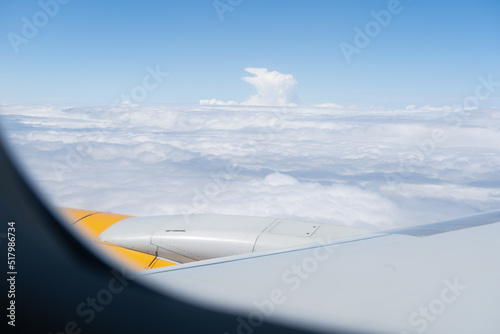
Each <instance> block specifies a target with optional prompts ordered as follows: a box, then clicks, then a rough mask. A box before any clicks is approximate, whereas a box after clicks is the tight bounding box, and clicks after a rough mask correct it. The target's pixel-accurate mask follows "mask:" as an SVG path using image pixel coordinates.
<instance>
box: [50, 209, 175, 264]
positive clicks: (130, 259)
mask: <svg viewBox="0 0 500 334" xmlns="http://www.w3.org/2000/svg"><path fill="white" fill-rule="evenodd" d="M59 212H60V213H61V214H62V216H63V217H65V218H66V220H67V222H68V223H69V224H71V225H72V226H73V227H74V228H75V229H76V230H77V231H78V232H79V233H81V234H82V235H83V236H84V237H85V238H87V239H88V240H89V241H90V242H91V243H92V245H94V246H95V247H96V248H97V249H98V250H99V251H101V252H103V253H105V254H107V255H109V256H111V257H112V258H114V259H115V260H117V261H118V262H120V263H122V264H123V265H125V266H127V267H129V268H130V269H133V270H144V269H153V268H161V267H166V266H171V265H175V263H173V262H169V261H166V260H163V259H159V258H157V257H155V256H153V255H149V254H145V253H141V252H137V251H134V250H130V249H126V248H123V247H119V246H116V245H113V244H110V243H108V242H104V241H100V240H99V238H98V236H99V234H101V233H102V232H103V231H104V230H105V229H107V228H108V227H110V226H111V225H113V224H115V223H117V222H119V221H120V220H123V219H126V218H130V217H132V216H127V215H121V214H116V213H109V212H102V211H92V210H81V209H72V208H60V209H59Z"/></svg>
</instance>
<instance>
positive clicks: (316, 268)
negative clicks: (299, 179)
mask: <svg viewBox="0 0 500 334" xmlns="http://www.w3.org/2000/svg"><path fill="white" fill-rule="evenodd" d="M499 236H500V211H495V212H489V213H486V214H480V215H475V216H471V217H466V218H462V219H455V220H450V221H446V222H440V223H435V224H429V225H424V226H418V227H414V228H404V229H399V230H393V231H388V232H382V233H372V234H363V235H360V236H355V237H351V238H346V239H341V240H336V241H331V242H324V243H322V244H317V245H308V246H301V247H296V248H294V249H288V250H286V251H283V250H282V251H272V252H267V253H260V254H259V253H256V254H245V255H238V256H233V257H226V258H219V259H213V260H208V261H201V262H193V263H190V264H185V265H182V266H172V267H165V268H160V269H153V270H149V271H144V272H142V273H141V274H140V275H139V276H138V279H139V280H140V281H144V282H146V283H148V284H152V285H154V286H155V287H157V288H158V289H159V290H160V291H163V292H164V293H166V294H170V295H171V294H173V295H176V296H182V297H183V298H185V297H188V300H190V301H191V302H193V303H199V304H201V305H203V306H209V307H212V308H216V309H219V310H222V311H235V310H237V312H238V313H239V314H241V316H240V317H239V318H237V319H236V320H235V321H234V333H253V332H254V331H255V332H257V328H258V327H259V325H260V324H262V322H263V321H264V320H265V321H271V322H275V323H278V324H286V325H289V326H290V325H292V326H294V327H298V328H304V329H309V330H310V329H314V330H317V331H320V332H325V333H329V332H332V331H334V330H341V331H342V330H366V331H368V332H381V333H398V334H405V333H454V334H457V333H499V332H500V320H499V319H498V311H499V310H500V289H499V288H498V282H500V269H499V267H498V265H497V263H498V258H499V256H500V243H499V242H498V238H499Z"/></svg>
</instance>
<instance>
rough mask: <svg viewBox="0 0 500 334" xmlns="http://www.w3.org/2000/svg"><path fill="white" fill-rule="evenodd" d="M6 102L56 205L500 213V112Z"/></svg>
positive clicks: (362, 223) (338, 218)
mask: <svg viewBox="0 0 500 334" xmlns="http://www.w3.org/2000/svg"><path fill="white" fill-rule="evenodd" d="M329 108H330V106H328V107H325V108H316V107H315V108H313V107H311V108H306V107H296V108H289V109H288V110H287V112H286V113H284V112H283V110H282V109H283V108H281V107H267V108H262V107H252V106H241V105H240V106H238V113H235V112H234V107H233V106H231V105H230V106H224V105H222V106H217V104H215V103H213V104H209V105H207V106H138V107H133V106H125V105H124V106H115V107H113V108H108V107H103V108H99V107H92V108H90V107H56V106H3V108H2V115H0V121H1V122H2V123H3V127H4V128H5V129H6V135H7V136H8V138H9V140H10V142H11V143H12V146H13V149H14V151H15V152H17V153H18V156H19V159H20V161H22V163H23V164H24V165H25V166H27V170H28V173H29V174H30V175H31V176H32V177H33V178H34V179H35V180H36V181H37V182H38V184H40V186H41V188H42V189H43V190H44V191H45V193H47V194H48V197H49V198H50V199H51V201H52V202H53V203H55V204H56V205H58V206H67V207H79V208H84V209H95V210H105V211H111V212H118V213H124V214H131V215H141V216H143V215H157V214H180V213H197V214H202V213H220V214H242V215H251V216H252V215H254V216H273V217H283V218H291V219H302V220H309V221H318V222H325V223H335V224H345V225H351V226H358V227H372V228H375V229H385V228H389V227H395V226H403V225H409V224H423V223H427V222H432V221H436V220H441V219H447V218H451V217H457V216H462V215H466V214H471V213H475V212H479V211H486V210H493V209H498V208H500V172H499V170H498V166H499V165H500V148H499V147H498V144H497V143H498V142H500V126H499V125H498V124H499V123H498V120H499V119H500V109H487V110H475V111H474V114H473V115H470V116H473V117H470V116H469V117H467V114H466V113H458V112H454V111H453V110H450V109H449V108H445V107H441V108H434V107H430V106H425V107H420V108H417V107H415V108H412V109H410V110H409V109H406V108H403V109H401V110H387V109H380V108H375V109H367V110H363V109H361V108H357V109H352V108H349V107H338V108H336V109H335V113H332V112H330V111H329Z"/></svg>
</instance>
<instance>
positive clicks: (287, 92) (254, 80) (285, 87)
mask: <svg viewBox="0 0 500 334" xmlns="http://www.w3.org/2000/svg"><path fill="white" fill-rule="evenodd" d="M245 71H247V72H248V73H250V74H253V75H254V76H253V77H243V78H242V79H243V80H244V81H246V82H248V83H249V84H251V85H253V86H254V87H255V89H256V90H257V94H256V95H252V96H250V98H249V99H248V100H246V101H245V102H243V104H244V105H256V106H289V105H296V102H297V101H298V97H297V95H296V93H295V86H296V85H297V83H298V82H297V80H295V78H294V77H293V75H291V74H282V73H279V72H277V71H272V72H269V71H268V70H267V68H254V67H247V68H245Z"/></svg>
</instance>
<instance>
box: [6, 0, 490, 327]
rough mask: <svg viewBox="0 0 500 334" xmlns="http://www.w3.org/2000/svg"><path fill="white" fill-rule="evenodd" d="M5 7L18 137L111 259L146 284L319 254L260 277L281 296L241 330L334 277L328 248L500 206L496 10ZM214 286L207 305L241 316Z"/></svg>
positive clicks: (10, 113)
mask: <svg viewBox="0 0 500 334" xmlns="http://www.w3.org/2000/svg"><path fill="white" fill-rule="evenodd" d="M0 8H1V9H2V12H3V14H0V15H2V19H1V20H0V21H1V23H0V29H1V31H2V35H3V36H4V38H3V39H2V40H1V42H0V43H1V49H2V52H1V53H0V60H1V61H0V72H1V73H2V75H1V77H0V82H1V83H2V84H1V86H2V92H1V95H0V96H1V97H0V126H1V129H2V140H3V141H4V142H5V143H7V145H8V150H9V152H10V153H11V154H12V156H13V157H14V158H15V160H16V162H17V163H18V165H19V166H21V167H22V173H23V175H26V176H27V178H28V179H29V180H30V182H32V183H31V184H32V186H33V187H34V188H35V189H36V191H38V193H39V194H42V197H43V199H44V200H45V201H46V203H47V204H48V205H49V206H50V207H51V208H53V210H54V212H57V214H58V215H59V217H63V218H64V224H65V225H64V226H65V228H68V229H69V230H70V231H73V232H74V233H75V235H77V236H78V238H81V241H82V242H84V243H85V244H86V245H88V246H89V247H91V249H93V251H95V252H96V254H103V256H104V258H105V259H107V261H110V262H109V263H112V264H113V265H115V266H117V267H120V268H122V267H121V266H126V268H127V270H128V271H129V272H131V273H134V275H136V274H137V275H145V276H147V275H148V274H145V273H147V272H150V273H153V272H158V273H161V272H172V273H173V272H180V271H181V270H183V269H182V268H197V267H196V266H197V265H199V264H200V261H206V262H204V263H219V262H217V261H222V260H221V259H224V258H227V257H229V259H230V260H227V261H228V263H229V262H231V261H233V260H234V261H237V260H239V259H246V258H251V259H252V260H251V261H250V260H249V261H250V262H251V263H254V262H253V261H256V262H257V261H260V262H259V263H261V265H262V266H264V264H263V263H267V262H266V261H267V260H265V259H264V258H266V259H267V257H266V256H267V255H269V254H281V256H284V257H285V258H286V256H291V255H286V254H295V253H294V252H296V251H297V252H302V251H299V250H303V249H309V251H310V252H311V253H308V254H309V256H312V258H311V257H307V256H305V255H304V257H302V258H300V261H299V260H293V259H292V258H290V259H288V258H286V259H288V260H286V261H291V262H290V263H289V265H288V267H284V268H283V269H282V270H281V274H279V275H278V274H276V277H274V276H272V275H271V274H270V276H269V277H267V278H266V279H267V280H266V279H264V280H262V281H258V282H257V281H256V282H257V283H255V284H257V285H265V286H266V288H265V289H263V290H262V291H259V292H262V295H259V296H257V297H255V298H257V302H256V304H255V305H259V307H260V308H259V307H257V309H259V310H260V313H257V314H259V315H260V316H261V317H260V318H259V316H257V317H254V318H252V317H250V318H248V319H246V320H245V322H237V321H236V322H235V323H234V326H233V327H234V328H233V329H234V330H233V332H237V331H240V332H241V331H243V332H245V331H246V332H248V333H250V332H251V331H254V330H255V331H257V328H258V327H259V326H260V325H259V326H257V325H255V324H258V323H260V319H261V318H262V322H264V320H265V319H267V315H266V314H267V313H266V312H267V311H269V313H270V314H274V312H275V309H277V308H279V305H281V304H282V302H283V305H286V306H284V307H282V309H286V310H289V309H288V307H291V306H289V304H287V303H286V302H285V300H292V299H293V298H298V299H300V298H304V299H300V300H301V301H302V300H305V299H307V298H306V297H305V296H303V295H301V293H304V294H305V292H301V291H309V289H311V288H310V286H313V285H314V284H316V283H313V282H320V283H322V282H323V283H324V282H325V281H323V280H322V279H321V278H317V277H318V276H320V275H316V273H321V272H322V270H324V269H322V268H324V267H321V263H323V262H322V260H321V259H323V258H324V259H325V261H330V260H326V259H327V258H328V259H330V256H332V254H331V253H328V252H320V251H315V250H314V249H315V248H314V247H316V246H318V245H325V244H327V243H336V242H340V241H342V242H343V241H345V240H349V242H351V241H352V240H368V239H370V240H372V239H373V240H372V241H370V242H373V243H376V242H375V239H376V238H378V237H380V236H382V235H384V233H385V231H388V230H394V229H398V228H406V227H410V226H415V225H423V224H429V223H435V222H439V221H444V220H448V219H451V218H456V217H462V216H468V215H473V214H477V213H481V212H487V211H492V210H496V209H498V208H499V207H500V183H499V182H500V181H499V180H500V174H499V173H498V166H499V165H500V151H499V147H498V144H497V143H498V142H499V139H500V126H498V120H499V119H500V104H499V101H500V100H499V91H500V73H498V59H499V55H500V49H499V46H498V45H499V44H498V43H495V42H494V41H496V40H498V37H497V35H498V34H497V32H498V31H499V29H500V23H499V22H498V20H497V19H496V18H497V16H498V15H496V14H498V9H499V8H498V6H497V5H496V4H492V3H490V2H484V3H483V2H481V5H473V4H469V3H466V2H459V3H456V4H454V5H450V4H433V5H432V6H431V5H429V4H427V3H423V2H418V1H397V0H390V1H385V2H374V3H365V2H360V1H354V2H329V1H317V2H313V3H311V2H306V1H294V2H292V3H288V2H287V3H284V2H281V1H275V2H272V3H269V2H265V1H253V2H249V1H244V0H216V1H195V2H163V1H153V2H149V3H147V4H146V3H138V2H133V1H120V2H118V1H107V2H104V3H99V4H98V5H96V4H90V3H84V2H77V1H68V0H64V1H63V0H41V1H38V2H36V1H28V2H25V3H22V4H17V3H16V4H2V5H0ZM488 217H489V218H488V219H490V220H491V221H494V220H495V218H491V217H490V216H488ZM490 223H491V222H490ZM490 223H488V224H490ZM469 225H471V224H469ZM469 225H468V226H469ZM457 229H459V228H457ZM446 230H447V231H448V230H452V229H446ZM433 231H434V230H433ZM1 233H7V232H5V231H0V234H1ZM428 234H429V235H431V234H433V233H428ZM436 234H437V233H436ZM398 235H399V236H400V237H401V238H403V237H408V236H407V235H404V233H400V234H398ZM370 242H367V244H369V243H370ZM308 247H312V248H308ZM349 247H350V246H348V247H347V248H348V249H349ZM366 247H367V248H366V249H371V248H369V246H366ZM329 249H330V248H329ZM363 249H365V248H363ZM343 252H344V251H339V254H344V253H343ZM311 254H312V255H311ZM335 254H337V253H335ZM349 254H350V253H349ZM259 256H262V257H259ZM259 259H260V260H259ZM294 261H295V262H297V261H299V263H300V264H299V265H298V267H293V265H294V263H295V262H294ZM250 262H249V263H250ZM235 266H236V265H235ZM267 266H268V267H266V268H267V269H269V268H272V267H273V265H272V264H268V265H267ZM289 268H295V269H290V270H291V271H290V272H289V271H288V269H289ZM297 268H299V269H297ZM238 270H240V271H239V272H240V273H243V272H245V270H248V267H241V268H240V267H238ZM308 270H310V271H311V272H308ZM270 272H271V271H270ZM172 275H174V274H172ZM175 275H179V277H181V275H180V274H175ZM387 275H388V276H390V275H389V274H387ZM153 276H155V275H153V274H151V276H149V277H153ZM278 276H279V277H278ZM306 277H307V278H306ZM309 277H311V279H310V280H309ZM190 279H192V277H188V276H186V277H184V276H182V281H183V284H184V283H185V284H187V283H186V282H191V281H189V280H190ZM446 279H449V280H453V279H454V277H450V278H446ZM207 280H208V279H207ZM178 281H181V279H180V278H179V279H178ZM287 282H288V283H287ZM447 282H448V281H447ZM149 283H150V284H152V286H158V285H161V284H162V283H158V282H157V281H156V280H155V279H154V278H152V279H149ZM191 283H192V284H193V285H196V284H201V283H199V282H198V281H196V280H195V279H193V281H192V282H191ZM248 284H249V285H250V286H251V285H252V282H248ZM446 284H447V283H446ZM446 284H445V285H444V287H445V288H446V286H447V285H446ZM450 284H451V283H450ZM457 284H458V283H457ZM165 285H166V286H167V290H168V289H172V290H176V289H178V290H179V291H183V289H184V285H182V284H180V283H179V282H177V281H176V282H172V284H171V285H169V284H168V283H167V284H165ZM181 285H182V286H181ZM228 285H229V286H232V283H231V284H228ZM457 286H458V285H457ZM272 287H276V289H274V290H273V289H272ZM163 288H164V287H163ZM440 288H442V287H437V288H436V289H440ZM197 289H200V290H202V288H201V285H198V288H193V290H192V291H198V290H197ZM443 289H444V288H443ZM243 290H244V289H241V291H242V292H241V296H239V297H241V298H242V299H244V298H250V297H248V296H246V295H245V293H244V292H243ZM296 290H297V291H298V292H297V294H286V293H284V292H290V291H292V292H295V291H296ZM168 291H170V290H168ZM215 291H217V290H215V289H214V292H213V295H212V294H210V293H208V292H207V295H206V296H205V297H204V298H205V299H203V300H202V301H201V304H202V305H209V306H210V307H212V306H213V305H211V304H210V302H206V300H209V301H210V300H217V302H215V304H216V305H217V307H219V308H220V309H221V310H223V311H226V310H227V309H228V308H232V307H234V308H235V309H237V307H239V306H238V305H236V306H234V305H235V304H232V302H231V301H230V300H229V297H227V298H226V297H220V298H219V296H215V295H216V293H215ZM249 291H253V290H252V289H249V290H248V293H250V292H249ZM280 291H281V292H283V294H280ZM401 293H403V292H401ZM178 294H179V296H182V297H183V298H187V299H188V300H196V298H195V297H193V296H192V295H191V294H189V293H188V294H183V293H178ZM292 295H293V296H295V297H292ZM103 296H104V295H103ZM101 297H102V296H101ZM237 297H238V296H236V297H235V299H237ZM102 298H104V299H105V298H106V297H105V296H104V297H102ZM429 300H431V299H429ZM309 302H311V301H309ZM207 303H208V304H207ZM422 303H423V301H422ZM101 304H102V303H101ZM228 305H229V306H228ZM325 305H326V304H325ZM436 305H437V304H436ZM439 305H441V304H439ZM443 305H447V304H446V303H445V304H443ZM436 307H437V306H436ZM291 308H293V307H291ZM304 308H305V306H304ZM271 309H272V311H271ZM298 309H300V311H301V312H304V314H305V315H304V317H305V319H306V320H304V321H303V322H302V320H300V321H299V320H297V324H296V323H294V326H295V325H297V326H298V327H297V328H302V329H308V328H310V327H309V326H310V323H309V322H308V321H307V319H308V318H307V316H309V315H308V314H307V312H306V311H305V310H304V309H302V305H299V306H298ZM294 310H295V309H294ZM94 311H95V310H94ZM325 312H326V311H325ZM443 312H444V311H443ZM408 313H409V314H411V308H410V309H409V310H408ZM89 314H91V313H90V311H89ZM284 314H285V315H284V316H282V318H280V317H276V319H277V320H275V318H274V317H271V318H272V319H273V320H272V321H276V322H277V323H280V321H281V322H283V319H288V318H287V317H288V315H287V314H288V313H284ZM325 314H326V313H325ZM306 315H307V316H306ZM89 316H90V315H89ZM325 317H326V316H325ZM346 317H348V316H346ZM280 319H281V320H280ZM309 319H310V317H309ZM415 319H416V320H415V321H417V323H420V324H421V326H413V327H412V325H411V324H408V323H407V322H405V321H402V325H401V327H398V328H401V331H407V332H411V331H412V330H413V331H415V330H418V329H423V328H424V327H425V328H427V327H428V326H430V325H431V324H429V323H428V322H430V320H425V319H426V318H425V317H424V318H423V319H424V320H422V321H420V322H419V321H418V319H420V318H418V319H417V318H415ZM423 321H425V322H423ZM301 323H303V324H305V325H303V326H302V325H301ZM424 325H425V326H424ZM301 326H302V327H301ZM318 326H320V327H321V326H326V325H325V324H324V323H321V324H319V325H318ZM398 326H399V324H398ZM405 326H406V327H405ZM69 327H72V326H69ZM75 328H76V327H75ZM321 328H323V327H321ZM364 329H367V330H370V328H364ZM75 332H76V331H75ZM419 332H421V331H419Z"/></svg>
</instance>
